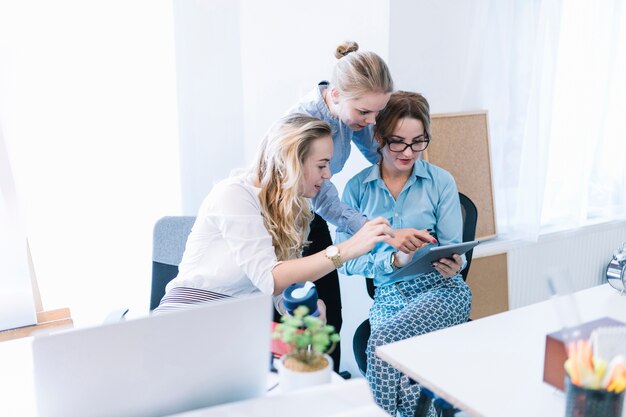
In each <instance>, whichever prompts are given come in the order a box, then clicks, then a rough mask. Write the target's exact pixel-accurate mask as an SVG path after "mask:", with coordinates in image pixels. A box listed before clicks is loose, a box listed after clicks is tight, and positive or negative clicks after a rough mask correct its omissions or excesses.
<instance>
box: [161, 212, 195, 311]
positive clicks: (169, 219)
mask: <svg viewBox="0 0 626 417" xmlns="http://www.w3.org/2000/svg"><path fill="white" fill-rule="evenodd" d="M195 221H196V218H195V216H165V217H162V218H161V219H159V220H158V221H157V222H156V223H155V225H154V231H153V237H152V290H151V292H150V311H152V310H154V309H155V308H157V307H158V306H159V303H160V302H161V298H163V296H164V295H165V286H166V285H167V283H168V282H170V281H171V280H173V279H174V278H176V275H178V264H180V261H181V259H182V257H183V252H184V251H185V244H186V243H187V237H188V236H189V233H190V232H191V227H192V226H193V224H194V222H195Z"/></svg>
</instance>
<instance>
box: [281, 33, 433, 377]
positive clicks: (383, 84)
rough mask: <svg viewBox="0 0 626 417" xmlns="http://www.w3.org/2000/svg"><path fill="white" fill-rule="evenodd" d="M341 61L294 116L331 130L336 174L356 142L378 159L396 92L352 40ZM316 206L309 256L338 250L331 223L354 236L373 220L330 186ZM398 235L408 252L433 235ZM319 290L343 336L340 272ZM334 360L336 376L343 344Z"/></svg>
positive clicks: (396, 242) (376, 61)
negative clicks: (383, 115)
mask: <svg viewBox="0 0 626 417" xmlns="http://www.w3.org/2000/svg"><path fill="white" fill-rule="evenodd" d="M335 57H336V58H337V59H338V61H337V63H336V64H335V67H334V69H333V73H332V76H331V78H330V82H329V81H322V82H320V83H319V84H318V85H317V86H315V88H314V89H313V90H312V91H311V92H310V93H309V94H307V95H306V96H304V97H303V98H302V99H300V100H299V101H298V103H296V105H295V106H293V107H292V108H291V109H290V110H289V113H304V114H308V115H310V116H313V117H317V118H319V119H321V120H324V121H325V122H327V123H328V124H329V125H330V127H331V129H332V139H333V144H334V149H335V152H334V154H333V157H332V159H331V160H330V170H331V172H332V173H333V174H336V173H338V172H340V171H341V170H342V169H343V167H344V165H345V163H346V161H347V160H348V157H349V155H350V150H351V144H352V143H354V144H355V145H356V146H357V148H358V149H359V151H361V153H362V154H363V155H364V156H365V157H366V158H367V159H368V160H369V161H370V162H372V163H374V162H376V161H377V160H378V155H377V153H376V148H377V144H376V141H375V140H374V133H373V126H374V123H375V120H376V115H377V114H378V113H379V112H380V111H381V110H382V109H383V108H384V107H385V105H386V104H387V102H388V101H389V96H390V95H391V92H392V91H393V81H392V79H391V74H390V72H389V68H388V67H387V64H386V63H385V61H383V59H382V58H381V57H380V56H378V55H377V54H375V53H374V52H370V51H360V50H359V45H358V44H357V43H356V42H350V41H348V42H344V43H342V44H340V45H339V46H337V48H336V51H335ZM312 202H313V209H314V211H315V213H316V214H315V217H314V219H313V221H312V223H311V232H310V234H309V236H308V241H309V242H311V244H310V246H309V247H308V248H307V249H306V250H305V255H306V254H308V253H312V252H315V251H320V250H324V249H326V248H327V247H329V246H331V248H330V250H334V246H332V245H333V241H332V238H331V236H330V232H329V230H328V225H327V224H326V222H330V223H332V224H334V225H335V226H337V230H338V231H345V232H348V233H352V234H353V233H356V232H357V231H358V230H359V229H360V228H361V227H363V225H364V224H365V222H366V221H367V220H368V219H372V218H373V217H369V216H367V217H366V216H364V215H363V213H360V212H359V211H358V210H354V209H353V208H352V207H350V206H348V205H346V204H342V203H341V201H340V200H339V193H338V191H337V188H336V187H335V186H334V185H333V184H332V182H330V181H326V182H325V183H324V184H323V185H322V188H321V190H320V192H319V194H318V195H317V196H316V197H315V198H313V200H312ZM394 234H395V236H394V237H393V238H392V239H390V241H389V243H390V244H391V245H392V246H394V247H395V248H397V249H399V250H401V251H403V252H406V253H409V252H410V251H414V250H416V249H418V248H419V247H421V246H422V245H423V244H424V242H425V241H428V240H429V239H430V236H429V235H428V233H425V232H424V231H421V230H417V229H412V228H404V229H396V230H394ZM316 286H317V291H318V294H319V296H320V298H321V299H323V300H324V301H325V302H326V306H327V311H326V314H327V319H328V323H329V324H332V325H333V326H334V327H335V328H336V329H337V331H339V330H340V329H341V325H342V321H343V320H342V317H341V294H340V290H339V279H338V275H337V273H336V272H335V271H333V272H332V273H330V274H328V275H327V276H325V277H323V278H322V279H320V280H319V281H318V282H317V283H316ZM331 356H332V357H333V360H334V363H335V371H338V370H339V359H340V356H341V350H340V346H339V345H337V347H336V348H335V350H334V351H333V353H332V355H331Z"/></svg>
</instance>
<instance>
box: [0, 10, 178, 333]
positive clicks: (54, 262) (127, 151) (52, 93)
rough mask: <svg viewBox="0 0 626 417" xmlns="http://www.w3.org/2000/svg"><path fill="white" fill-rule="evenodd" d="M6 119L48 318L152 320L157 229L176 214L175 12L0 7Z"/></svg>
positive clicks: (0, 110) (1, 113)
mask: <svg viewBox="0 0 626 417" xmlns="http://www.w3.org/2000/svg"><path fill="white" fill-rule="evenodd" d="M0 28H2V29H0V30H1V33H2V49H1V50H0V53H1V54H2V55H1V56H0V66H1V67H2V70H1V71H2V72H0V74H2V81H1V82H0V88H2V90H1V91H0V97H2V98H1V100H2V101H1V102H0V105H1V107H0V117H1V118H2V122H3V125H4V127H5V136H6V140H7V143H8V144H9V151H10V152H11V155H12V157H13V161H14V163H15V165H14V171H15V177H16V183H17V187H18V190H19V192H20V194H21V195H22V197H23V200H24V207H25V208H26V218H27V219H28V225H27V230H28V236H29V239H30V242H31V248H32V252H33V260H34V263H35V268H36V272H37V276H38V280H39V285H40V290H41V295H42V298H43V303H44V308H48V309H50V308H58V307H70V308H71V310H72V315H73V316H74V318H75V320H76V321H77V324H80V323H81V322H88V323H91V322H98V321H100V320H101V319H103V318H104V317H105V316H106V314H107V313H108V312H109V311H111V310H112V309H114V308H116V307H120V306H126V307H130V308H131V309H133V310H135V311H144V312H147V306H148V301H149V300H148V299H149V292H150V264H151V253H150V252H151V241H152V225H153V224H154V222H155V221H156V219H158V218H159V217H160V216H162V215H165V214H177V213H179V212H180V192H179V178H180V177H179V162H178V132H177V116H176V115H177V111H176V89H175V60H174V48H173V18H172V5H171V2H170V1H153V0H133V1H122V0H116V1H106V2H105V1H89V2H84V1H78V0H59V1H54V2H48V1H43V0H27V1H21V2H2V3H0Z"/></svg>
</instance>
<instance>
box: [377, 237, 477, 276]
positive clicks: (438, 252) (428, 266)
mask: <svg viewBox="0 0 626 417" xmlns="http://www.w3.org/2000/svg"><path fill="white" fill-rule="evenodd" d="M479 243H480V241H478V240H472V241H470V242H462V243H456V244H452V245H446V246H436V245H428V246H426V247H424V248H422V249H420V250H418V251H417V252H415V254H414V255H413V259H411V261H410V262H408V264H406V266H403V267H401V268H400V269H398V270H396V271H394V272H393V273H391V275H389V277H390V278H400V277H405V276H410V275H418V274H423V273H426V272H432V271H433V270H434V268H433V266H432V263H433V262H436V261H438V260H439V259H441V258H451V257H452V255H453V254H455V253H456V254H457V255H462V254H464V253H465V252H467V251H468V250H470V249H472V248H474V247H475V246H476V245H478V244H479ZM399 254H400V253H398V254H396V256H399ZM405 256H406V255H405ZM398 260H400V259H398Z"/></svg>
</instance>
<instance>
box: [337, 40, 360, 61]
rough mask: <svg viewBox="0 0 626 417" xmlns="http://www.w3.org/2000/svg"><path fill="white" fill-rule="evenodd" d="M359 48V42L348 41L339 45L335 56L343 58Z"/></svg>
mask: <svg viewBox="0 0 626 417" xmlns="http://www.w3.org/2000/svg"><path fill="white" fill-rule="evenodd" d="M358 50H359V44H358V43H356V42H354V41H346V42H344V43H342V44H341V45H339V46H337V49H335V58H337V59H341V58H343V57H344V56H346V55H348V54H349V53H351V52H356V51H358Z"/></svg>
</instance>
